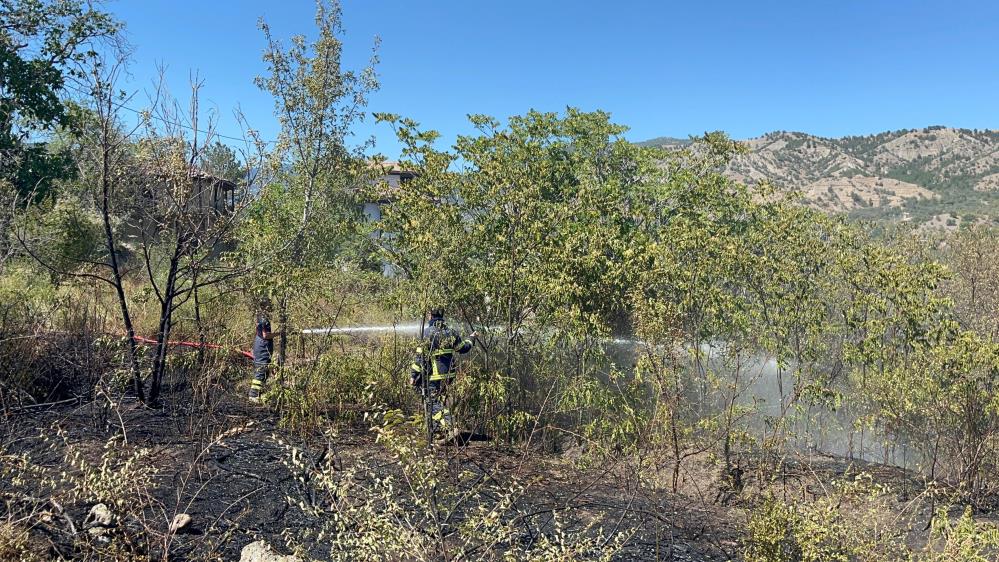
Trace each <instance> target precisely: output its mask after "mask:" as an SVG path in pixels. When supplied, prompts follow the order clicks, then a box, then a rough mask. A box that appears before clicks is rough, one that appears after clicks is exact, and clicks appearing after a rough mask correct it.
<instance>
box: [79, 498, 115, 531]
mask: <svg viewBox="0 0 999 562" xmlns="http://www.w3.org/2000/svg"><path fill="white" fill-rule="evenodd" d="M113 523H114V515H112V513H111V510H110V509H108V506H106V505H104V504H102V503H99V504H97V505H95V506H94V507H91V508H90V513H88V514H87V518H86V519H84V520H83V528H84V529H90V528H92V527H110V526H111V525H112V524H113Z"/></svg>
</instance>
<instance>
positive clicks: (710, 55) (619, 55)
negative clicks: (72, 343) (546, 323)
mask: <svg viewBox="0 0 999 562" xmlns="http://www.w3.org/2000/svg"><path fill="white" fill-rule="evenodd" d="M343 6H344V25H345V28H346V35H345V42H346V45H347V52H346V57H347V60H348V63H349V64H350V65H352V66H355V67H360V66H362V65H363V64H364V63H365V61H366V60H367V57H368V56H369V54H370V49H371V46H372V44H373V41H374V37H375V36H376V35H377V36H379V37H381V41H382V44H381V48H380V50H379V56H380V57H381V64H379V66H378V67H377V68H378V73H379V76H380V80H381V83H382V88H381V90H380V91H379V92H377V93H376V94H374V95H373V96H372V97H371V103H370V107H369V109H370V110H371V111H385V112H392V113H399V114H402V115H406V116H409V117H412V118H414V119H416V120H417V121H420V122H421V123H422V124H423V125H424V126H426V127H428V128H433V129H437V130H439V131H441V132H442V133H443V134H444V140H445V142H450V141H451V140H453V138H454V136H455V135H457V134H461V133H466V132H469V131H470V128H469V127H468V125H467V119H466V115H467V114H469V113H486V114H491V115H495V116H497V117H501V118H503V117H507V116H510V115H516V114H521V113H524V112H526V111H527V110H529V109H532V108H534V109H539V110H548V111H558V110H561V109H564V108H565V107H566V106H567V105H571V106H576V107H580V108H583V109H587V110H593V109H603V110H606V111H609V112H611V114H612V116H613V119H614V121H615V122H618V123H621V124H623V125H627V126H629V127H630V128H631V131H630V132H629V133H628V135H627V136H628V138H630V139H633V140H645V139H648V138H652V137H657V136H676V137H686V136H688V135H691V134H699V133H702V132H704V131H709V130H719V129H720V130H724V131H727V132H728V133H729V134H731V135H732V136H733V137H736V138H749V137H753V136H757V135H760V134H762V133H765V132H768V131H772V130H778V129H780V130H797V131H805V132H809V133H813V134H818V135H826V136H841V135H848V134H867V133H874V132H880V131H883V130H888V129H900V128H915V127H922V126H926V125H948V126H956V127H967V128H992V129H999V2H992V1H985V0H981V1H962V0H956V1H955V0H951V1H917V0H913V1H902V0H898V1H886V0H866V1H861V0H839V1H811V0H798V1H780V2H778V1H766V0H758V1H726V2H722V1H702V2H689V1H684V2H673V1H668V2H667V1H660V2H655V1H642V2H639V1H632V0H619V1H616V2H596V1H588V0H577V1H563V0H557V1H556V0H553V1H545V0H533V1H521V0H503V1H499V0H493V1H476V0H465V1H451V0H439V1H431V0H427V1H424V2H415V1H402V0H344V1H343ZM106 8H107V9H110V10H111V11H112V12H114V13H115V14H116V15H117V16H118V17H119V18H120V19H122V20H123V21H125V23H126V25H127V29H128V34H129V37H130V40H131V42H132V44H133V45H134V46H135V49H136V51H135V64H134V65H133V66H132V75H133V76H132V83H131V87H132V88H134V89H140V90H141V89H143V88H145V89H148V88H149V85H150V83H151V81H152V79H153V77H154V76H155V75H156V65H157V64H159V63H163V64H165V65H167V67H168V73H167V78H168V81H169V84H170V87H171V90H172V91H173V92H174V93H175V94H177V95H180V94H183V93H184V92H185V88H186V87H187V86H186V85H187V82H188V76H189V73H190V72H192V71H198V72H199V73H200V75H201V77H202V78H204V80H205V88H204V90H203V94H202V99H203V103H205V102H207V103H208V104H209V105H211V106H212V107H215V108H217V109H218V111H219V114H220V116H221V121H220V126H219V129H220V132H223V133H232V134H238V132H239V128H238V127H237V126H236V124H235V121H234V119H233V118H232V117H231V115H232V109H233V108H234V107H236V106H239V107H240V108H241V109H242V111H243V112H244V113H245V114H246V115H247V117H248V118H249V120H250V122H251V124H252V125H253V126H254V127H255V128H256V129H259V130H260V131H261V132H262V134H263V136H264V137H265V138H273V137H274V136H275V135H276V133H277V121H276V119H275V118H274V116H273V104H272V102H271V100H270V98H269V97H268V96H267V95H266V94H264V93H263V92H261V91H259V90H258V89H257V88H256V87H255V86H254V85H253V77H254V76H255V75H258V74H260V73H262V72H263V71H264V66H263V63H262V62H261V60H260V55H261V51H262V48H263V44H264V43H263V38H262V35H261V33H260V32H259V31H258V30H257V27H256V24H257V19H258V17H264V18H266V19H267V21H268V22H269V23H270V24H271V26H272V28H273V30H274V31H275V33H276V34H277V35H279V36H281V37H285V38H286V37H289V36H291V35H292V34H295V33H305V34H306V35H308V34H310V33H311V32H312V30H313V19H312V18H313V14H314V3H313V2H312V1H311V0H283V1H280V2H275V1H264V0H243V1H236V0H229V1H224V0H200V1H194V0H115V1H110V2H108V3H107V4H106ZM135 103H136V104H138V102H135ZM357 133H358V135H359V136H361V137H367V136H369V135H374V136H375V137H376V139H377V147H378V149H379V150H380V151H381V152H382V153H383V154H386V155H388V156H390V157H394V156H397V152H398V146H397V145H396V143H395V142H394V139H393V138H392V133H391V130H389V129H388V128H387V127H385V126H382V125H376V124H375V123H373V120H372V119H370V118H369V119H368V121H367V122H366V123H364V124H362V125H360V126H359V127H358V128H357Z"/></svg>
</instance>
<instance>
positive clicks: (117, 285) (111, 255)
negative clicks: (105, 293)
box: [101, 121, 146, 402]
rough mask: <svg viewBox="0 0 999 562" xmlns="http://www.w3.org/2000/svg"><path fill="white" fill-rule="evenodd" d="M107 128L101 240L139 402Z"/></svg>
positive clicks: (136, 352)
mask: <svg viewBox="0 0 999 562" xmlns="http://www.w3.org/2000/svg"><path fill="white" fill-rule="evenodd" d="M109 128H110V124H109V123H107V122H106V121H105V122H104V123H103V130H102V132H101V141H102V144H103V145H104V146H103V154H102V159H101V219H102V222H103V223H104V242H105V244H106V246H107V251H108V261H109V266H110V268H111V278H112V280H113V281H114V283H113V285H114V289H115V295H116V296H117V297H118V306H119V308H120V310H121V320H122V324H124V326H125V338H126V351H127V355H128V368H129V371H130V372H131V373H132V386H133V388H134V390H135V396H136V397H137V398H138V399H139V401H140V402H145V401H146V396H145V392H144V390H143V384H142V373H141V372H140V370H139V350H138V346H137V345H136V343H135V328H134V327H133V325H132V315H131V313H130V312H129V309H128V299H126V298H125V289H124V287H123V285H122V277H121V268H120V267H119V265H118V255H117V252H116V250H115V246H116V244H115V237H114V230H113V229H112V228H111V209H110V198H111V196H110V191H111V154H110V153H111V145H110V143H111V138H110V131H109Z"/></svg>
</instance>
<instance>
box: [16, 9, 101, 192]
mask: <svg viewBox="0 0 999 562" xmlns="http://www.w3.org/2000/svg"><path fill="white" fill-rule="evenodd" d="M118 28H119V25H118V24H117V23H116V22H115V21H114V20H113V19H112V18H111V16H110V15H108V14H106V13H104V12H101V11H98V10H96V9H94V8H93V6H92V5H91V4H90V3H88V2H83V1H81V0H3V1H2V2H0V30H2V32H3V33H2V34H0V155H2V156H3V157H2V158H0V178H3V179H6V180H7V181H9V182H11V183H13V185H14V187H15V188H16V190H17V195H18V197H19V198H21V199H22V200H26V199H31V200H38V199H40V198H41V197H43V196H44V195H45V193H46V191H47V190H48V189H49V188H50V187H51V182H52V180H53V179H57V178H59V177H65V174H66V173H67V172H68V171H69V170H70V169H71V168H70V166H68V165H67V162H66V161H65V155H64V154H50V153H49V152H48V151H47V150H45V147H44V146H39V145H37V144H32V143H29V142H28V139H29V138H31V137H37V135H38V134H39V133H44V132H50V131H52V130H53V129H55V128H56V127H67V126H69V125H71V121H72V119H71V117H72V112H71V111H69V109H68V106H67V103H66V101H65V99H64V96H63V92H64V89H65V87H66V85H67V81H68V80H69V79H73V78H76V79H79V78H81V77H82V76H83V73H84V70H83V69H84V66H85V64H86V62H87V61H88V60H92V59H93V58H94V57H95V56H96V54H95V52H94V49H95V48H96V46H95V45H94V44H93V43H94V41H95V40H97V39H101V38H108V37H110V36H112V35H114V34H115V33H116V32H117V30H118Z"/></svg>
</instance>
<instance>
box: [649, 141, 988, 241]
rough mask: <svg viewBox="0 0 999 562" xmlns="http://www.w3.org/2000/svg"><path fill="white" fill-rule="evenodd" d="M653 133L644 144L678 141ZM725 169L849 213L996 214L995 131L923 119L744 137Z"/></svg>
mask: <svg viewBox="0 0 999 562" xmlns="http://www.w3.org/2000/svg"><path fill="white" fill-rule="evenodd" d="M661 140H663V139H654V140H652V141H648V142H646V143H642V144H652V145H674V146H675V145H676V143H675V142H661ZM746 144H747V145H748V147H749V149H750V151H749V153H748V154H745V155H743V156H740V157H738V158H736V159H735V160H734V161H733V162H732V163H731V165H730V166H729V167H728V170H727V172H726V173H727V175H729V176H730V177H732V178H734V179H737V180H740V181H745V182H747V183H750V184H754V183H757V182H759V181H762V180H769V181H771V182H772V183H774V184H775V185H777V186H778V187H780V188H783V189H787V190H791V189H794V190H798V191H800V192H801V193H802V195H803V197H804V199H805V201H806V202H808V204H810V205H812V206H814V207H815V208H818V209H822V210H825V211H829V212H833V213H848V214H849V215H850V216H852V217H854V218H861V219H882V220H884V219H887V220H906V221H913V222H915V223H918V224H937V225H941V226H944V227H956V226H957V225H958V224H960V223H962V222H968V221H982V220H986V221H990V222H995V221H996V220H999V131H996V130H969V129H952V128H946V127H928V128H925V129H919V130H901V131H891V132H885V133H879V134H876V135H868V136H853V137H843V138H824V137H818V136H814V135H809V134H806V133H798V132H786V131H777V132H773V133H768V134H766V135H764V136H762V137H759V138H755V139H749V140H747V141H746Z"/></svg>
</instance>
